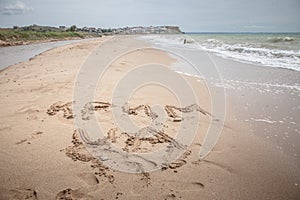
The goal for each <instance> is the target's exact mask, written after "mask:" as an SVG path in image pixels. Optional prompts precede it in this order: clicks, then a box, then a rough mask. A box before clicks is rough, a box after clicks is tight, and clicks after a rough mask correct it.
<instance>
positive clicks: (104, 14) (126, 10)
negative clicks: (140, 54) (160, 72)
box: [0, 0, 300, 32]
mask: <svg viewBox="0 0 300 200" xmlns="http://www.w3.org/2000/svg"><path fill="white" fill-rule="evenodd" d="M0 12H1V13H0V17H1V18H0V26H1V27H12V26H13V25H18V26H24V25H30V24H39V25H51V26H59V25H65V26H70V25H73V24H76V25H77V26H78V27H83V26H90V27H103V28H109V27H111V28H114V27H125V26H138V25H142V26H149V25H177V26H180V28H181V29H182V30H183V31H186V32H191V31H264V32H273V31H275V32H288V31H298V32H300V20H299V19H300V0H205V1H204V0H0Z"/></svg>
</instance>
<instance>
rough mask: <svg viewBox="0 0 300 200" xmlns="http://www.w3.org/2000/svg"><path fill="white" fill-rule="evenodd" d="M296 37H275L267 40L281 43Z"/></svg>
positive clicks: (291, 40)
mask: <svg viewBox="0 0 300 200" xmlns="http://www.w3.org/2000/svg"><path fill="white" fill-rule="evenodd" d="M295 40H296V39H295V38H293V37H275V38H268V40H267V42H272V43H279V42H293V41H295Z"/></svg>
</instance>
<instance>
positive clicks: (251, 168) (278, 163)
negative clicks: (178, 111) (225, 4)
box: [0, 36, 300, 199]
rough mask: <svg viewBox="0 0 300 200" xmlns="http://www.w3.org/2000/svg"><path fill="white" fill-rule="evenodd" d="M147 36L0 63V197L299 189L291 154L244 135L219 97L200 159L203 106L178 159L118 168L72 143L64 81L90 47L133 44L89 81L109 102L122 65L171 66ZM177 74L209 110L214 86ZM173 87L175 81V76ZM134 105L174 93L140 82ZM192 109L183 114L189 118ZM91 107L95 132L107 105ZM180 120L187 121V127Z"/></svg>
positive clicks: (163, 100)
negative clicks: (214, 131) (217, 123)
mask: <svg viewBox="0 0 300 200" xmlns="http://www.w3.org/2000/svg"><path fill="white" fill-rule="evenodd" d="M149 45H150V44H148V43H145V42H143V41H139V40H137V39H135V37H134V36H128V37H127V36H115V37H112V38H111V39H109V40H105V38H99V39H96V40H93V41H87V42H82V43H76V44H69V45H65V46H62V47H58V48H55V49H52V50H49V51H46V52H43V53H42V54H40V55H38V56H36V57H34V58H33V59H31V60H30V61H26V62H22V63H19V64H16V65H14V66H10V67H8V68H5V69H4V70H2V71H1V72H0V76H1V79H0V80H1V84H0V85H1V86H0V90H1V93H0V94H1V99H3V100H2V103H1V104H0V106H1V110H2V112H1V115H0V117H1V127H0V134H1V135H2V139H1V141H0V144H1V148H0V152H1V153H0V158H1V160H3V161H5V162H1V164H0V169H1V170H0V174H1V176H0V177H1V182H3V184H2V185H1V186H0V194H1V195H2V196H1V197H3V198H9V197H15V198H19V199H22V198H24V197H25V196H26V195H28V194H31V195H32V196H33V197H36V199H54V198H60V197H65V198H66V196H63V195H69V196H68V197H72V198H86V199H100V198H104V199H111V198H121V199H140V198H150V199H151V198H156V199H164V198H183V199H196V198H199V197H202V198H204V199H215V198H217V199H221V198H225V199H253V198H260V199H271V198H272V199H284V198H290V199H293V198H296V197H297V196H299V188H298V187H299V186H298V184H299V177H298V176H297V174H300V170H299V167H298V165H297V163H298V162H299V160H298V159H296V158H292V157H290V156H288V155H284V154H278V152H277V151H276V150H275V149H274V148H273V147H272V146H270V145H269V144H268V143H266V142H265V141H263V140H261V139H260V138H258V137H256V136H253V135H250V134H248V133H249V130H248V127H247V126H246V125H245V123H243V122H242V121H234V120H232V119H233V114H234V112H235V110H234V108H233V107H232V102H229V103H227V104H226V105H227V106H228V113H227V115H226V120H225V126H224V127H223V132H222V135H221V137H220V139H219V141H218V143H217V145H216V146H215V147H214V149H213V151H212V152H211V153H210V154H209V155H208V156H207V157H206V158H205V159H204V160H203V161H199V159H198V158H199V157H198V156H199V155H198V152H199V148H200V146H201V143H202V141H203V137H204V136H205V133H206V131H207V128H208V127H209V125H210V117H209V116H205V115H201V117H200V121H199V123H200V126H199V127H198V129H197V133H198V134H197V136H196V137H195V138H194V140H193V143H192V145H191V146H190V147H189V148H188V150H189V151H188V152H189V153H187V154H186V156H185V157H183V158H182V159H181V162H180V163H179V164H178V163H177V164H176V165H175V164H174V165H171V166H169V168H167V169H166V170H159V171H155V172H151V173H140V174H129V173H124V172H120V171H117V170H114V169H111V168H107V167H105V165H104V164H103V162H104V161H103V162H99V160H98V159H96V160H95V159H94V158H93V156H91V155H90V154H89V152H87V150H86V149H85V147H84V145H83V144H82V143H80V142H81V140H80V137H78V135H77V134H78V133H77V132H76V125H75V124H74V121H73V120H72V117H70V116H72V114H71V113H68V109H70V108H71V107H68V106H70V105H71V104H72V103H71V104H66V103H68V102H72V101H73V100H74V99H73V90H74V81H75V79H76V77H78V72H79V70H80V69H81V67H82V65H83V63H84V62H86V59H87V58H88V56H89V55H91V53H93V54H94V55H101V56H102V57H112V58H113V56H114V55H118V54H119V53H120V52H123V51H124V50H126V48H129V47H130V48H137V49H140V50H138V51H134V52H133V53H131V54H128V55H125V56H123V57H122V58H120V59H118V60H116V61H115V62H113V63H111V65H110V67H109V68H108V70H106V71H105V74H103V77H102V78H101V80H100V81H99V82H98V87H97V88H96V90H95V94H96V95H95V100H97V101H102V102H109V103H112V92H113V91H114V88H115V85H116V83H118V82H119V81H120V80H121V78H124V75H125V74H128V72H132V70H133V68H132V67H133V66H139V65H141V64H143V63H149V62H154V61H155V62H159V63H162V64H164V65H166V66H170V67H171V66H172V64H173V63H176V60H175V59H174V58H172V57H170V56H169V55H167V54H166V53H162V52H158V51H156V50H151V49H149V50H141V48H143V47H149ZM101 56H99V57H95V60H94V61H93V62H91V63H90V65H88V66H87V67H88V68H87V70H91V71H93V69H97V67H98V65H99V62H98V61H97V60H96V58H97V59H100V60H101V59H102V58H101ZM96 61H97V62H96ZM100 65H101V62H100ZM83 74H84V73H83ZM180 76H181V77H182V78H183V79H184V80H186V81H187V82H188V83H189V84H190V85H191V87H192V88H193V89H194V90H195V91H196V94H197V97H198V100H199V102H195V103H198V104H199V105H200V106H201V107H202V108H203V109H204V110H206V111H208V112H210V111H211V102H210V101H208V99H209V98H214V97H215V96H216V93H217V92H218V91H216V90H214V89H212V90H211V93H210V94H209V92H208V91H207V89H208V88H207V87H206V86H205V84H204V83H203V82H201V81H200V82H199V81H198V80H199V79H198V78H194V77H187V76H183V75H180ZM89 78H91V79H92V77H89ZM139 78H140V79H142V78H143V76H141V77H139ZM139 78H137V79H138V80H139ZM199 83H200V84H199ZM175 87H176V88H181V85H175ZM209 89H211V88H209ZM53 94H55V95H53ZM157 97H160V98H157ZM55 103H57V104H55ZM141 104H142V105H144V104H146V105H149V106H153V105H156V104H158V105H162V106H165V105H173V106H177V107H180V106H182V105H180V104H179V102H178V100H177V98H176V96H174V95H173V94H172V93H171V92H170V91H168V90H165V88H163V87H158V86H149V87H146V86H145V87H142V88H139V89H138V90H136V91H135V93H133V94H132V96H131V99H130V101H129V106H131V107H132V108H133V107H135V106H138V105H141ZM52 105H54V107H53V108H55V105H56V106H58V107H57V108H59V107H60V106H61V107H62V110H61V111H60V110H59V111H58V112H57V113H54V114H53V115H49V113H47V112H48V111H49V108H51V106H52ZM62 105H64V106H65V107H64V106H62ZM184 106H186V105H184ZM64 110H66V111H64ZM158 110H159V107H158ZM54 111H55V109H54ZM64 112H65V113H64ZM136 112H137V115H132V116H130V117H132V120H133V121H134V122H135V123H136V124H137V125H139V126H145V125H146V124H148V123H149V118H148V117H147V115H145V114H144V113H143V111H139V110H137V111H136ZM194 114H195V113H192V116H188V117H190V118H184V120H187V121H188V120H191V121H192V119H193V118H192V117H195V116H194ZM95 116H96V119H97V121H98V122H99V123H100V124H101V127H102V128H103V130H104V132H105V133H109V130H110V129H111V128H114V126H115V123H114V121H113V120H112V115H111V112H110V110H109V109H107V110H99V111H97V112H95ZM69 117H70V118H69ZM166 117H167V116H166ZM166 123H167V125H168V127H165V131H166V134H168V135H169V136H172V137H173V135H172V134H173V133H174V132H176V130H177V128H178V124H177V123H175V122H173V121H172V118H170V117H167V121H166ZM185 128H186V130H190V127H189V126H188V127H185ZM173 129H174V130H175V131H174V130H173ZM108 137H109V138H110V136H109V134H108ZM115 137H116V138H115V139H116V140H117V142H116V145H120V146H121V147H124V140H125V141H126V138H125V139H124V140H122V138H124V137H125V136H124V135H122V132H121V131H119V130H118V129H117V130H116V131H115ZM110 139H114V138H110ZM162 144H164V143H162ZM157 145H158V146H157ZM159 145H161V144H156V143H154V146H151V145H149V143H148V142H143V141H142V142H141V144H140V146H135V145H129V146H127V147H128V151H138V152H140V151H146V150H147V151H149V150H151V148H154V149H155V148H157V147H158V148H159V147H160V146H159ZM125 147H126V145H125ZM134 147H139V148H136V149H135V148H134ZM152 150H153V149H152ZM157 191H161V192H157Z"/></svg>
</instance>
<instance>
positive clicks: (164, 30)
mask: <svg viewBox="0 0 300 200" xmlns="http://www.w3.org/2000/svg"><path fill="white" fill-rule="evenodd" d="M112 31H113V33H114V34H128V35H131V34H132V35H134V34H182V33H183V32H182V31H181V30H180V28H179V27H178V26H149V27H144V26H137V27H125V28H117V29H113V30H112Z"/></svg>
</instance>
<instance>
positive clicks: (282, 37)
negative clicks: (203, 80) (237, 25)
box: [143, 33, 300, 71]
mask: <svg viewBox="0 0 300 200" xmlns="http://www.w3.org/2000/svg"><path fill="white" fill-rule="evenodd" d="M143 38H145V39H147V40H149V41H152V42H154V43H156V44H160V45H163V44H165V45H173V46H183V45H184V46H185V48H194V49H201V50H205V51H209V52H213V53H215V54H216V55H218V56H221V57H224V58H228V59H234V60H238V61H240V62H247V63H256V64H259V65H264V66H269V67H281V68H286V69H292V70H296V71H300V33H189V34H184V35H152V36H144V37H143Z"/></svg>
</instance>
